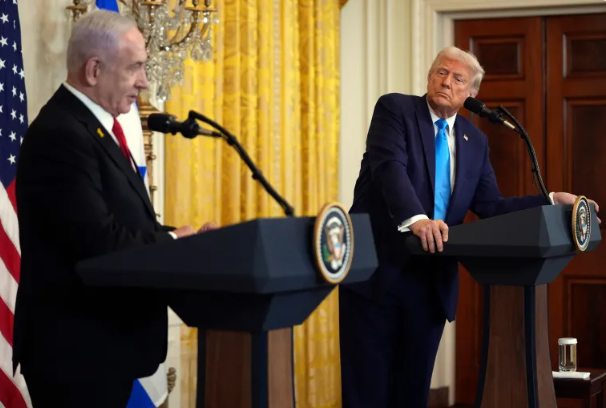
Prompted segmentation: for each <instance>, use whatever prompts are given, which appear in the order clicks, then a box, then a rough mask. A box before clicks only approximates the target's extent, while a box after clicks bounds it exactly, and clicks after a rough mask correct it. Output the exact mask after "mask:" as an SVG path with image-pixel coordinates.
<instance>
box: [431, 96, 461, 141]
mask: <svg viewBox="0 0 606 408" xmlns="http://www.w3.org/2000/svg"><path fill="white" fill-rule="evenodd" d="M426 102H427V101H426ZM427 107H428V108H429V114H430V115H431V122H432V123H433V124H434V125H435V124H436V122H437V121H438V119H440V118H439V117H438V115H436V113H435V112H434V111H433V109H431V106H430V105H429V102H427ZM455 120H457V114H456V113H455V114H454V115H452V116H451V117H449V118H448V119H446V123H448V133H450V134H452V132H453V131H454V123H455Z"/></svg>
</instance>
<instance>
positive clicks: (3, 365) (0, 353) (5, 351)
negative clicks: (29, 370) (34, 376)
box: [0, 336, 31, 408]
mask: <svg viewBox="0 0 606 408" xmlns="http://www.w3.org/2000/svg"><path fill="white" fill-rule="evenodd" d="M12 355H13V350H12V347H11V346H10V345H9V344H8V343H7V342H6V340H5V339H4V337H2V336H0V357H1V358H0V401H2V403H3V404H4V405H5V406H6V407H7V408H27V407H31V401H30V400H29V394H28V393H27V387H26V385H25V379H24V378H23V376H22V375H21V374H19V373H17V375H16V376H15V377H12V376H11V375H9V373H12V372H13V367H12V365H13V363H12V358H11V357H10V356H12ZM7 356H8V358H6V357H7ZM26 396H27V397H26ZM25 398H27V400H26V399H25Z"/></svg>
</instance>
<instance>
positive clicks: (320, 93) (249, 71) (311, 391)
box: [165, 0, 342, 408]
mask: <svg viewBox="0 0 606 408" xmlns="http://www.w3.org/2000/svg"><path fill="white" fill-rule="evenodd" d="M341 3H342V1H341ZM340 5H341V4H340V0H223V1H221V0H219V1H216V2H215V6H216V7H217V9H218V12H219V18H220V24H218V25H216V26H215V27H214V37H213V43H214V49H215V55H214V60H213V62H212V63H193V62H191V61H188V62H187V65H186V66H187V69H186V73H185V79H184V83H183V85H182V86H181V87H177V88H176V89H174V90H173V94H172V99H171V100H169V101H168V102H167V105H166V110H167V111H168V112H170V113H173V114H175V115H178V116H179V117H180V118H184V117H185V116H186V114H187V111H188V109H194V110H197V111H200V112H203V113H204V114H205V115H207V116H209V117H210V118H212V119H214V120H215V121H217V122H219V123H221V124H222V125H223V126H224V127H225V128H227V129H228V130H230V131H231V132H232V133H233V134H235V135H236V137H238V139H239V141H240V143H241V144H242V145H243V146H244V148H245V149H246V150H247V151H248V153H249V155H250V156H251V158H252V159H253V161H254V162H255V163H256V164H257V166H258V167H259V168H260V170H261V171H262V172H263V174H264V175H265V177H266V178H267V179H268V180H269V182H270V183H272V185H273V186H274V187H275V188H276V190H277V191H278V192H280V193H281V194H282V195H283V196H284V197H285V198H286V200H287V201H288V202H290V203H291V205H293V207H294V208H295V213H296V215H297V216H303V215H315V214H316V213H317V212H318V210H319V209H320V207H321V206H322V205H323V204H324V203H326V202H330V201H335V200H336V199H337V183H338V135H339V10H340ZM165 205H166V208H165V218H166V222H167V223H168V224H170V225H175V226H181V225H185V224H193V225H194V227H199V226H200V225H202V224H203V223H204V222H206V221H214V222H216V223H218V224H219V225H222V226H225V225H229V224H234V223H238V222H241V221H245V220H249V219H252V218H259V217H281V216H283V213H282V210H281V208H280V207H279V206H278V205H277V204H275V203H274V202H273V200H272V199H271V197H269V196H268V194H266V193H265V191H264V190H263V189H262V188H261V187H260V185H258V183H257V182H256V181H254V180H252V179H251V176H250V171H249V170H248V168H247V167H246V166H245V165H244V164H243V163H242V162H241V160H240V158H239V156H238V155H237V154H236V153H235V151H233V149H232V148H231V147H229V146H228V145H227V144H225V143H224V142H223V141H221V140H215V139H209V138H206V139H205V138H199V139H196V140H193V141H190V140H185V139H183V138H179V137H170V138H169V139H167V143H166V199H165ZM337 296H338V293H337V291H336V290H335V291H334V292H333V293H332V294H331V295H330V296H329V297H328V298H327V299H326V300H325V301H324V302H323V303H322V305H321V306H320V307H318V309H317V310H316V311H315V312H314V313H313V315H312V316H310V317H309V318H308V320H307V321H306V322H305V324H303V325H301V326H299V327H296V328H295V388H296V398H297V407H298V408H329V407H340V406H341V394H340V392H341V383H340V366H339V347H338V346H339V343H338V300H337ZM196 345H197V333H196V331H195V330H193V329H189V328H187V327H183V329H182V343H181V347H182V367H181V372H180V373H179V378H180V381H181V386H182V388H181V392H182V396H181V398H182V404H181V406H182V407H183V408H190V407H192V408H193V407H194V404H195V379H196V377H195V374H196V347H197V346H196Z"/></svg>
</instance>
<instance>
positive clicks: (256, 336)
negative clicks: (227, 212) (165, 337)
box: [78, 214, 378, 408]
mask: <svg viewBox="0 0 606 408" xmlns="http://www.w3.org/2000/svg"><path fill="white" fill-rule="evenodd" d="M314 223H315V217H301V218H274V219H256V220H253V221H249V222H244V223H241V224H237V225H233V226H228V227H225V228H221V229H218V230H214V231H209V232H205V233H203V234H198V235H193V236H190V237H187V238H182V239H178V240H176V241H172V242H170V241H169V242H163V243H160V244H155V245H148V246H144V247H140V248H137V249H133V250H128V251H122V252H116V253H112V254H109V255H106V256H102V257H98V258H94V259H89V260H86V261H83V262H81V263H80V264H79V265H78V273H79V274H80V276H81V277H82V279H83V280H84V283H85V284H87V285H93V286H114V287H115V286H120V287H131V288H144V289H149V290H155V291H159V293H162V294H165V295H166V296H167V297H168V299H169V304H170V306H171V307H172V309H173V310H174V311H175V312H176V313H177V314H178V315H179V317H181V319H182V320H183V321H184V322H185V323H186V324H187V325H188V326H191V327H197V328H199V330H200V331H199V335H198V375H197V384H198V389H197V402H196V406H197V407H198V408H203V407H204V408H294V407H295V400H294V383H293V379H294V377H293V348H292V327H293V326H296V325H299V324H302V323H303V322H304V321H305V319H306V318H307V317H308V316H309V315H310V314H311V313H312V312H313V311H314V309H315V308H316V307H317V306H318V305H319V304H320V303H321V302H322V301H323V300H324V299H325V298H326V296H327V295H328V294H329V293H330V292H331V291H332V290H333V289H334V287H335V285H334V284H332V283H329V282H328V281H327V280H325V279H323V278H322V277H321V275H320V273H319V272H318V268H317V266H316V264H315V260H314V256H313V251H312V246H313V244H314V240H313V239H312V237H313V235H314ZM351 223H352V228H353V231H354V232H355V248H353V249H354V250H353V260H352V263H351V268H350V270H349V273H348V274H347V276H346V278H345V280H344V281H343V282H344V283H353V282H358V281H364V280H366V279H368V278H369V277H370V276H371V274H372V273H373V272H374V270H375V269H376V267H377V264H378V262H377V258H376V254H375V246H374V241H373V237H372V231H371V228H370V220H369V217H368V215H367V214H353V215H351ZM142 347H144V345H142Z"/></svg>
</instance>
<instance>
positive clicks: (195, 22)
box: [169, 11, 200, 47]
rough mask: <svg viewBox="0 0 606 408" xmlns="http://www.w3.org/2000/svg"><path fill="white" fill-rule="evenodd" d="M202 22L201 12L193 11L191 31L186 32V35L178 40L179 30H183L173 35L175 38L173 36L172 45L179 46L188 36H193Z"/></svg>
mask: <svg viewBox="0 0 606 408" xmlns="http://www.w3.org/2000/svg"><path fill="white" fill-rule="evenodd" d="M199 24H200V12H199V11H193V21H192V23H191V25H190V26H189V31H188V32H187V34H185V36H184V37H183V38H181V39H180V40H177V38H178V36H179V32H180V31H181V30H178V31H177V33H176V34H175V35H174V36H173V38H171V39H170V40H169V41H170V45H171V47H172V46H177V47H178V46H179V45H181V44H183V43H184V42H185V41H186V40H187V39H188V38H191V37H192V36H193V35H194V34H195V33H196V31H197V30H198V25H199Z"/></svg>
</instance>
